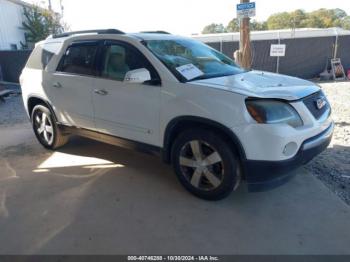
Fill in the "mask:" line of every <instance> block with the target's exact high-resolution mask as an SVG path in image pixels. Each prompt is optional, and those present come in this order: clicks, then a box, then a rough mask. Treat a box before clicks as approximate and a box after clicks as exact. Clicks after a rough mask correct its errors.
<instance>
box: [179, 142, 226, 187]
mask: <svg viewBox="0 0 350 262" xmlns="http://www.w3.org/2000/svg"><path fill="white" fill-rule="evenodd" d="M179 163H180V168H181V172H182V174H183V175H184V176H185V178H186V179H187V180H188V182H190V183H191V185H192V186H194V187H195V188H198V189H201V190H206V191H210V190H214V189H216V188H218V187H219V186H220V185H221V183H222V182H223V179H224V164H223V160H222V157H221V156H220V154H219V152H218V151H217V150H216V149H215V148H214V147H213V146H211V145H209V144H208V143H206V142H204V141H200V140H192V141H189V142H187V143H186V144H185V145H184V146H183V147H182V148H181V151H180V159H179Z"/></svg>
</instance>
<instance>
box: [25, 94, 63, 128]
mask: <svg viewBox="0 0 350 262" xmlns="http://www.w3.org/2000/svg"><path fill="white" fill-rule="evenodd" d="M39 104H40V105H44V106H46V107H47V108H48V109H49V110H50V111H51V113H52V116H53V118H54V120H55V122H57V117H56V114H55V111H54V110H53V107H52V106H51V105H50V103H49V102H48V101H47V100H45V99H44V98H42V97H40V96H30V97H29V98H28V101H27V108H28V114H29V118H31V115H32V112H33V109H34V107H35V106H36V105H39Z"/></svg>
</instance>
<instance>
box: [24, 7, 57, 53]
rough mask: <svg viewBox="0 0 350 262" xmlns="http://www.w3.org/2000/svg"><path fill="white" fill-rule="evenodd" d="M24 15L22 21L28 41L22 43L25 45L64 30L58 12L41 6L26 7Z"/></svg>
mask: <svg viewBox="0 0 350 262" xmlns="http://www.w3.org/2000/svg"><path fill="white" fill-rule="evenodd" d="M23 15H24V18H25V19H24V21H23V22H22V29H23V30H24V31H25V40H26V43H25V44H22V46H23V47H25V46H29V45H33V44H34V43H36V42H39V41H41V40H43V39H45V38H46V37H48V36H49V35H51V34H57V33H60V32H62V31H63V30H64V26H63V25H62V24H61V23H60V16H59V15H58V14H56V13H54V12H52V11H49V10H46V9H42V8H40V7H39V6H36V5H33V6H32V8H29V7H24V11H23Z"/></svg>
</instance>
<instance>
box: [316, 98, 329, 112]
mask: <svg viewBox="0 0 350 262" xmlns="http://www.w3.org/2000/svg"><path fill="white" fill-rule="evenodd" d="M315 104H316V107H317V109H318V110H321V109H322V108H323V107H324V106H325V105H327V101H326V99H325V98H324V97H321V98H318V99H317V100H316V101H315Z"/></svg>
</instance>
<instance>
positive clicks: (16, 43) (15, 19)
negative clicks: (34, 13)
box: [0, 0, 31, 50]
mask: <svg viewBox="0 0 350 262" xmlns="http://www.w3.org/2000/svg"><path fill="white" fill-rule="evenodd" d="M23 7H31V5H30V4H28V3H26V2H23V1H21V0H0V50H17V49H20V48H21V42H22V43H25V38H24V31H23V30H22V29H21V27H22V21H23V18H24V16H23Z"/></svg>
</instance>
